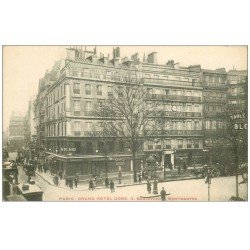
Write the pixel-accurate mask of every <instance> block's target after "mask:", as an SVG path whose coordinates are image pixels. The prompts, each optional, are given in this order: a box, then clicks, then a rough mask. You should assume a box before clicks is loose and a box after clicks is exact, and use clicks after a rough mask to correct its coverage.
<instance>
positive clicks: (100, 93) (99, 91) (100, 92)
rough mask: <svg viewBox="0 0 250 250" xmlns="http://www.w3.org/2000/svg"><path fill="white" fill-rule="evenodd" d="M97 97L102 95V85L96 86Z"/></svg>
mask: <svg viewBox="0 0 250 250" xmlns="http://www.w3.org/2000/svg"><path fill="white" fill-rule="evenodd" d="M96 89H97V95H102V85H97V87H96Z"/></svg>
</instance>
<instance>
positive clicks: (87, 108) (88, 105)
mask: <svg viewBox="0 0 250 250" xmlns="http://www.w3.org/2000/svg"><path fill="white" fill-rule="evenodd" d="M91 110H92V102H91V101H87V102H86V111H91Z"/></svg>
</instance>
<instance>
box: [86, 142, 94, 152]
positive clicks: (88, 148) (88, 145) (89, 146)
mask: <svg viewBox="0 0 250 250" xmlns="http://www.w3.org/2000/svg"><path fill="white" fill-rule="evenodd" d="M86 153H87V154H92V153H93V143H92V142H87V143H86Z"/></svg>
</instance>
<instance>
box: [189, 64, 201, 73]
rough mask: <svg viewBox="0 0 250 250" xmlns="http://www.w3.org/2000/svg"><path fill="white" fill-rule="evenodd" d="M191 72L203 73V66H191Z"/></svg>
mask: <svg viewBox="0 0 250 250" xmlns="http://www.w3.org/2000/svg"><path fill="white" fill-rule="evenodd" d="M188 68H189V71H190V72H201V65H199V64H197V65H190V66H188Z"/></svg>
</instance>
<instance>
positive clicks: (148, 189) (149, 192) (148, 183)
mask: <svg viewBox="0 0 250 250" xmlns="http://www.w3.org/2000/svg"><path fill="white" fill-rule="evenodd" d="M147 191H148V194H151V183H150V182H149V180H147Z"/></svg>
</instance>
